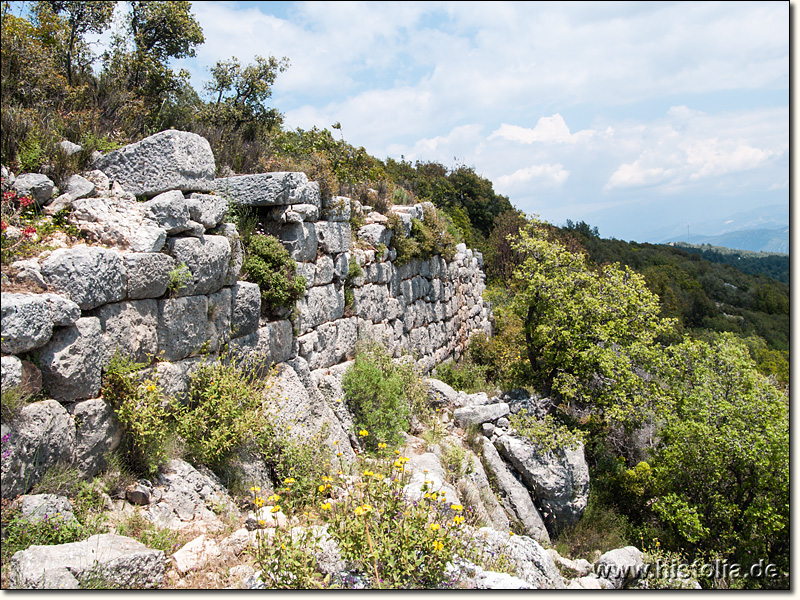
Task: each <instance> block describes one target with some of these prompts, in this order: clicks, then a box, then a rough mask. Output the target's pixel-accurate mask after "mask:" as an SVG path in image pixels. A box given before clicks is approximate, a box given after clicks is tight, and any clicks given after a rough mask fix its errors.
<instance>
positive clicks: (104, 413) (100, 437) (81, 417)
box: [72, 398, 122, 478]
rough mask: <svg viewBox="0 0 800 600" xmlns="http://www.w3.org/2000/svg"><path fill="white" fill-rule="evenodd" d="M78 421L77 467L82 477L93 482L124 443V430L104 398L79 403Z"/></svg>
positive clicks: (76, 408)
mask: <svg viewBox="0 0 800 600" xmlns="http://www.w3.org/2000/svg"><path fill="white" fill-rule="evenodd" d="M72 416H73V418H74V419H75V425H76V431H75V451H74V461H75V467H76V468H77V469H78V472H79V473H80V475H81V477H84V478H91V477H94V476H95V475H97V474H98V473H100V472H101V471H102V470H103V469H105V468H106V466H107V460H106V459H107V457H108V456H109V454H111V453H112V452H114V451H115V450H116V449H117V448H119V445H120V443H121V441H122V429H121V428H120V426H119V422H118V421H117V417H116V413H115V412H114V409H113V408H112V406H111V405H110V404H109V403H108V402H106V401H105V400H103V399H102V398H94V399H91V400H85V401H83V402H78V403H77V404H76V405H75V407H74V408H73V409H72Z"/></svg>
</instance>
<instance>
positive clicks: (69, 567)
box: [9, 533, 165, 589]
mask: <svg viewBox="0 0 800 600" xmlns="http://www.w3.org/2000/svg"><path fill="white" fill-rule="evenodd" d="M164 571H165V568H164V552H163V551H161V550H152V549H150V548H148V547H147V546H145V545H144V544H142V543H141V542H138V541H136V540H134V539H132V538H129V537H124V536H121V535H116V534H113V533H102V534H99V535H93V536H92V537H90V538H88V539H86V540H84V541H81V542H72V543H70V544H60V545H57V546H31V547H30V548H28V549H27V550H21V551H19V552H17V553H16V554H14V556H13V557H11V563H10V568H9V587H11V588H17V589H53V588H71V589H78V588H79V587H80V582H81V580H82V579H85V578H89V577H97V578H100V579H101V580H106V581H109V582H111V583H113V584H114V585H115V586H117V587H119V588H123V589H124V588H128V589H131V588H157V587H159V586H160V585H161V583H162V581H163V580H164Z"/></svg>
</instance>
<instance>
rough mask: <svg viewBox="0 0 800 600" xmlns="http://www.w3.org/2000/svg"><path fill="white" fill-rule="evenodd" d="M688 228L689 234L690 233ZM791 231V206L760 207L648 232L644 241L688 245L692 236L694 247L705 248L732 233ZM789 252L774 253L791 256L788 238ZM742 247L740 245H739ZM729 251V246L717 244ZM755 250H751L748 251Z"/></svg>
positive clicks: (772, 205) (691, 240) (786, 249)
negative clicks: (789, 228) (708, 240)
mask: <svg viewBox="0 0 800 600" xmlns="http://www.w3.org/2000/svg"><path fill="white" fill-rule="evenodd" d="M687 226H688V231H687ZM788 227H789V204H788V203H786V204H771V205H769V206H759V207H757V208H753V209H750V210H747V211H742V212H737V213H733V214H728V215H720V216H714V217H710V218H708V219H705V220H703V221H693V222H688V221H687V222H684V223H682V224H679V225H678V224H675V223H674V222H673V224H671V225H666V226H664V227H660V228H658V229H654V230H652V231H649V232H647V234H646V235H645V236H644V238H646V239H648V240H658V241H660V242H672V241H681V242H685V241H686V235H687V233H688V234H689V237H690V240H689V241H690V243H692V244H703V243H712V244H714V242H706V241H705V240H703V241H700V238H701V237H702V238H711V237H715V236H722V235H725V234H729V233H735V232H741V231H749V230H780V229H783V228H788ZM786 241H787V245H786V247H785V250H772V251H773V252H788V251H789V250H788V247H789V246H788V235H787V237H786ZM737 243H738V242H737ZM715 245H722V246H726V247H732V246H728V245H727V243H726V244H715ZM744 249H747V250H749V249H751V248H749V247H748V248H744Z"/></svg>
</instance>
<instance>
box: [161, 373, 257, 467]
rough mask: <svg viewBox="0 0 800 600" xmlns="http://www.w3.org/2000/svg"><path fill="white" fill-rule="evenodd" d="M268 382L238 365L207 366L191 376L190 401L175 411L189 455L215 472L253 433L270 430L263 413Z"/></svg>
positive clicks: (179, 430)
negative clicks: (215, 468)
mask: <svg viewBox="0 0 800 600" xmlns="http://www.w3.org/2000/svg"><path fill="white" fill-rule="evenodd" d="M268 385H269V384H268V380H267V379H262V378H260V377H259V376H258V374H257V372H256V371H250V372H248V373H245V372H244V371H243V370H241V369H239V368H237V366H236V364H235V362H231V363H227V364H225V363H222V362H214V363H206V364H202V365H200V366H199V367H198V368H197V370H196V371H195V372H194V373H193V374H192V377H191V387H190V393H189V401H188V403H187V405H185V406H179V407H177V408H176V414H175V417H176V420H177V431H178V433H179V434H180V436H181V437H182V438H183V440H184V443H185V444H186V448H187V450H188V452H189V453H190V454H191V455H192V456H193V457H195V458H196V459H198V460H199V461H200V462H202V463H203V464H206V465H208V466H210V467H212V468H214V467H218V466H221V465H222V464H223V463H224V462H225V461H226V460H227V459H228V458H229V457H230V456H231V454H232V453H233V452H234V451H235V450H236V449H237V448H239V447H241V446H242V445H243V444H244V443H245V442H246V441H248V440H250V439H252V437H253V432H257V431H258V432H260V431H263V430H265V429H268V428H269V427H271V426H270V424H269V423H268V421H267V419H266V416H265V414H264V412H263V411H262V406H261V405H262V402H263V395H264V393H265V391H266V390H267V389H268Z"/></svg>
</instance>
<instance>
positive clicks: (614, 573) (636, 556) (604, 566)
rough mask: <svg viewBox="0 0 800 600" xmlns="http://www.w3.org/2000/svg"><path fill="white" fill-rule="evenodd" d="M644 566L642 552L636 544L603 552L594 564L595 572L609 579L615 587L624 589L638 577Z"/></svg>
mask: <svg viewBox="0 0 800 600" xmlns="http://www.w3.org/2000/svg"><path fill="white" fill-rule="evenodd" d="M643 566H644V559H643V557H642V552H641V551H640V550H639V549H638V548H636V547H634V546H626V547H624V548H617V549H616V550H609V551H608V552H606V553H605V554H603V555H602V556H601V557H600V558H599V559H598V561H597V562H596V563H595V564H594V572H595V574H597V576H598V577H600V578H603V579H608V580H609V581H610V582H611V584H612V586H613V587H614V589H622V588H623V587H625V586H627V585H628V584H630V582H632V581H633V580H634V579H637V578H638V576H639V569H641V568H642V567H643Z"/></svg>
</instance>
